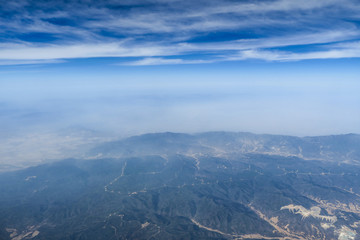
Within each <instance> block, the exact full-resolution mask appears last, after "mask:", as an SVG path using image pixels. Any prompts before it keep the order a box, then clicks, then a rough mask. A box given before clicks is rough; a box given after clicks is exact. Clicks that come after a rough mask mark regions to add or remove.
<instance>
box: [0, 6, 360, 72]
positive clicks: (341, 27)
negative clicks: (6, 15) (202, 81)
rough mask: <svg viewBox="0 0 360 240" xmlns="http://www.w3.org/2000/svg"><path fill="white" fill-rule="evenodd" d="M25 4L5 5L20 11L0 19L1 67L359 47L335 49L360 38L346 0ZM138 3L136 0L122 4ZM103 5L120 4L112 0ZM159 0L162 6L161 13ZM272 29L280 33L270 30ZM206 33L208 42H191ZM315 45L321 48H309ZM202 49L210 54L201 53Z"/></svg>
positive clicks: (301, 55) (321, 54) (278, 57)
mask: <svg viewBox="0 0 360 240" xmlns="http://www.w3.org/2000/svg"><path fill="white" fill-rule="evenodd" d="M29 3H30V1H22V4H20V3H19V4H10V5H9V6H8V8H9V9H17V8H19V9H20V10H19V12H20V13H19V14H17V15H15V16H14V17H12V18H11V19H2V21H0V34H1V33H3V34H7V33H8V32H14V33H15V37H12V38H9V39H8V40H6V38H4V39H5V40H1V42H2V43H0V65H7V64H11V63H12V62H13V63H14V64H26V63H29V64H34V63H36V62H44V63H45V62H49V63H51V62H56V61H50V60H61V59H74V58H93V57H139V58H144V59H141V60H136V61H134V62H129V63H126V64H128V65H159V64H198V63H210V62H215V61H232V60H244V59H249V58H256V59H264V60H267V61H293V60H305V59H325V58H343V57H360V56H359V52H358V48H357V46H352V47H347V48H341V49H335V44H337V43H338V42H341V41H352V42H355V40H357V39H359V38H360V31H359V27H358V26H357V25H356V24H355V23H353V22H351V21H347V20H344V18H349V19H351V18H356V17H357V16H358V13H357V12H356V11H357V10H359V9H360V5H359V4H358V3H357V2H356V1H351V0H344V1H343V2H341V4H340V3H339V2H338V1H336V0H318V1H311V0H305V1H300V0H292V1H289V0H277V1H258V2H256V3H253V2H242V3H230V2H227V1H213V2H210V3H208V4H207V5H205V4H203V3H202V2H200V3H196V4H197V5H196V4H195V5H196V6H197V7H198V8H195V9H193V8H189V6H190V5H189V4H190V3H189V2H187V1H170V2H169V1H159V0H157V1H150V3H152V4H155V5H156V4H157V5H156V6H162V8H161V7H154V8H152V9H151V10H147V9H146V8H145V7H137V8H133V9H131V10H124V11H120V12H116V11H114V10H113V9H111V8H108V7H105V6H101V5H100V7H99V6H98V7H91V6H88V7H85V8H83V9H79V8H78V7H76V5H73V6H72V5H69V6H67V7H68V9H63V10H61V9H59V10H57V11H51V12H47V11H45V10H41V9H40V10H37V11H35V12H29V11H27V10H25V7H24V6H28V5H30V4H29ZM137 3H141V1H135V2H133V3H131V2H123V3H122V5H123V6H132V4H135V5H136V4H137ZM109 4H118V3H117V2H116V1H115V2H111V1H110V2H109ZM164 4H166V6H167V8H166V7H165V9H166V10H163V8H164V6H165V5H164ZM45 5H46V4H45ZM14 6H17V8H15V7H14ZM139 6H140V5H139ZM334 8H336V9H337V11H334V10H333V9H334ZM169 9H170V10H169ZM344 14H346V16H345V15H344ZM88 16H91V17H90V18H89V17H88ZM329 17H331V18H329ZM52 18H64V19H67V20H71V21H73V22H76V24H75V25H66V24H64V25H58V24H55V23H53V22H51V21H48V19H52ZM78 19H81V21H77V20H78ZM0 20H1V19H0ZM278 28H279V29H281V31H280V32H279V33H277V32H276V31H274V32H273V29H278ZM254 29H255V30H254ZM249 31H250V32H251V31H253V33H252V35H251V34H250V35H249V36H246V33H247V32H249ZM104 32H107V33H108V34H104ZM217 32H220V33H221V32H230V33H237V34H239V36H238V37H236V40H229V39H226V37H225V38H224V39H220V40H212V39H211V34H214V33H217ZM16 33H18V34H19V35H22V34H24V33H29V34H31V33H45V34H52V35H54V38H55V40H49V41H46V39H44V42H41V41H39V42H32V41H31V39H30V40H29V39H23V38H17V37H16ZM243 33H244V34H245V36H242V34H243ZM208 34H210V36H208V40H210V41H209V42H207V41H204V42H196V41H195V42H192V41H189V40H191V39H196V38H197V37H198V36H200V37H201V36H205V37H207V35H208ZM256 34H257V35H256ZM119 36H120V37H119ZM40 40H41V39H40ZM316 44H317V45H320V46H313V47H312V46H311V45H316ZM298 45H302V46H303V45H307V46H308V47H309V48H308V49H307V50H305V51H303V52H297V51H296V50H293V51H290V50H287V52H286V51H283V50H282V49H281V48H283V47H287V46H298ZM332 47H334V48H333V49H332ZM273 48H276V50H274V49H273ZM229 52H231V53H229ZM233 52H239V53H238V54H234V53H233ZM208 53H211V54H212V55H213V56H215V57H214V58H212V59H209V57H207V58H206V57H204V56H205V55H206V54H208ZM187 54H197V55H198V59H194V60H186V59H187V58H185V57H182V55H187ZM166 57H170V58H166Z"/></svg>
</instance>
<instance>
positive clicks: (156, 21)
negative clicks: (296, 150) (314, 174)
mask: <svg viewBox="0 0 360 240" xmlns="http://www.w3.org/2000/svg"><path fill="white" fill-rule="evenodd" d="M359 27H360V3H359V2H358V1H355V0H343V1H335V0H318V1H310V0H302V1H298V0H291V1H290V0H275V1H273V0H263V1H261V0H259V1H250V0H249V1H246V0H244V1H234V0H228V1H225V0H221V1H220V0H213V1H204V0H198V1H187V0H185V1H177V0H132V1H130V0H123V1H111V0H110V1H93V0H86V1H85V0H84V1H41V0H37V1H35V0H34V1H32V0H19V1H10V2H9V1H2V0H0V114H1V115H0V124H1V126H2V129H1V130H2V131H1V132H0V133H1V134H2V135H4V136H5V135H6V136H12V135H15V134H19V133H23V132H36V131H39V132H40V131H42V130H44V129H46V130H49V131H50V130H54V131H56V130H59V129H64V128H68V127H72V126H80V127H84V128H88V129H94V130H99V131H104V132H111V133H114V134H117V135H119V136H126V135H133V134H139V133H145V132H157V131H175V132H199V131H213V130H226V131H251V132H255V133H273V134H290V135H299V136H304V135H326V134H339V133H349V132H353V133H360V97H359V96H360V94H358V93H359V92H360V79H359V78H360V67H359V66H360V29H359Z"/></svg>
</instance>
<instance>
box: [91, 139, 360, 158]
mask: <svg viewBox="0 0 360 240" xmlns="http://www.w3.org/2000/svg"><path fill="white" fill-rule="evenodd" d="M176 153H180V154H192V153H196V154H217V155H229V154H238V153H262V154H273V155H280V156H297V157H301V158H303V159H312V160H314V159H317V160H326V161H349V162H352V161H354V162H360V135H357V134H346V135H334V136H321V137H303V138H301V137H292V136H281V135H268V134H263V135H258V134H252V133H232V132H208V133H201V134H195V135H188V134H176V133H154V134H145V135H141V136H135V137H130V138H127V139H124V140H120V141H113V142H108V143H105V144H102V145H99V146H98V147H96V148H94V149H93V150H92V151H90V155H91V156H106V157H124V156H138V155H149V154H176Z"/></svg>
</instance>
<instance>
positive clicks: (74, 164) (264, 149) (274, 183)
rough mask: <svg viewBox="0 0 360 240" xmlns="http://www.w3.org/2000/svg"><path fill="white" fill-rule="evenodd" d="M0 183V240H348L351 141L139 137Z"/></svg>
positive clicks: (358, 205)
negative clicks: (82, 157) (87, 157)
mask: <svg viewBox="0 0 360 240" xmlns="http://www.w3.org/2000/svg"><path fill="white" fill-rule="evenodd" d="M88 156H89V157H97V158H100V157H101V159H94V160H75V159H67V160H63V161H59V162H56V163H51V164H45V165H40V166H37V167H31V168H27V169H24V170H20V171H15V172H8V173H3V174H1V175H0V239H12V240H19V239H359V235H358V232H359V231H360V177H359V173H360V165H359V161H360V136H359V135H355V134H348V135H337V136H324V137H305V138H298V137H289V136H274V135H256V134H251V133H226V132H211V133H202V134H195V135H187V134H175V133H159V134H146V135H141V136H136V137H131V138H127V139H124V140H120V141H115V142H108V143H105V144H101V145H99V146H97V147H96V148H94V149H93V150H92V151H91V152H90V153H88Z"/></svg>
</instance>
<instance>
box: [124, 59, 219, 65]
mask: <svg viewBox="0 0 360 240" xmlns="http://www.w3.org/2000/svg"><path fill="white" fill-rule="evenodd" d="M211 62H213V61H206V60H184V59H179V58H177V59H166V58H144V59H141V60H138V61H133V62H126V63H124V64H122V65H128V66H148V65H173V64H201V63H211Z"/></svg>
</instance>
